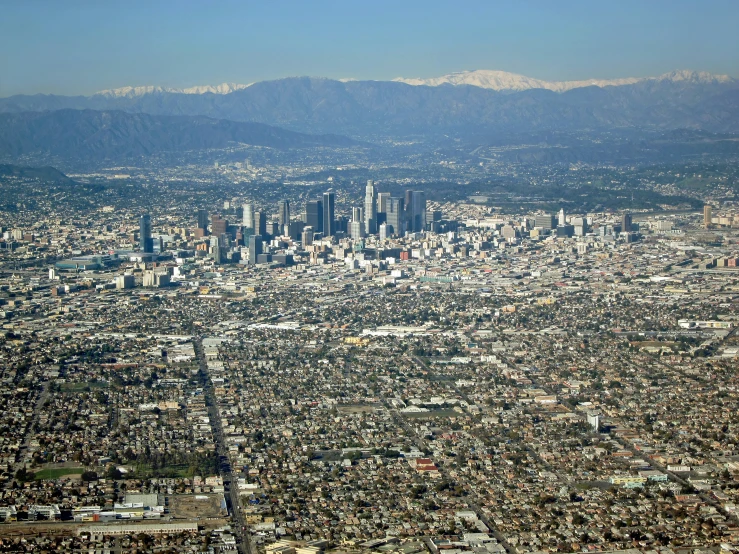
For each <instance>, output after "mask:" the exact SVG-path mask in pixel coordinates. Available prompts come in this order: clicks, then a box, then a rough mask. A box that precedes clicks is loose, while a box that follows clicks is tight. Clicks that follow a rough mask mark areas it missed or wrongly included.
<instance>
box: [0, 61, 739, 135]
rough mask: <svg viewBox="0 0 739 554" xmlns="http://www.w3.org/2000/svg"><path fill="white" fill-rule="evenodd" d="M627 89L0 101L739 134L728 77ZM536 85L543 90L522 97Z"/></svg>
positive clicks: (396, 123) (474, 126) (448, 83)
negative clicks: (738, 132) (698, 130)
mask: <svg viewBox="0 0 739 554" xmlns="http://www.w3.org/2000/svg"><path fill="white" fill-rule="evenodd" d="M483 77H484V79H483ZM626 81H628V82H624V84H610V85H606V84H605V83H606V82H605V81H604V82H600V84H597V85H596V86H592V85H590V86H578V87H575V88H569V89H567V87H570V86H574V85H572V84H571V83H570V84H567V85H565V84H562V83H560V84H557V83H548V84H547V83H546V82H544V81H536V80H530V79H528V78H525V77H521V76H515V75H512V74H503V73H499V72H479V71H478V72H469V73H464V74H455V75H453V76H447V77H443V78H440V80H434V81H433V85H434V86H429V85H426V84H422V83H420V82H419V83H418V84H413V85H409V84H407V83H405V82H398V81H350V80H344V81H338V80H331V79H318V78H310V77H295V78H287V79H279V80H275V81H262V82H258V83H254V84H251V85H249V86H245V85H228V86H227V87H220V88H219V87H216V88H218V89H219V90H220V91H221V92H219V93H215V92H212V91H211V89H209V88H208V87H202V88H198V89H197V90H198V91H201V92H195V91H196V89H188V90H189V92H184V91H177V92H174V91H171V90H168V89H160V88H143V89H142V88H139V89H120V90H118V92H115V91H107V92H104V93H99V94H94V95H91V96H57V95H25V96H23V95H21V96H12V97H8V98H2V99H0V113H2V112H5V113H18V112H40V111H47V110H59V109H75V110H85V109H87V110H102V111H113V110H120V111H125V112H128V113H142V114H150V115H158V116H185V115H187V116H205V117H210V118H214V119H226V120H230V121H241V122H257V123H263V124H267V125H274V126H279V127H285V128H288V129H291V130H293V131H299V132H307V133H335V134H345V135H351V136H355V137H363V138H366V137H372V136H377V135H384V136H408V135H429V136H438V135H440V134H454V135H455V136H469V135H471V134H479V133H482V134H487V135H494V136H501V135H505V134H508V133H512V132H515V133H521V132H538V131H542V130H560V131H580V130H590V131H610V130H613V129H619V128H629V129H650V130H670V129H681V128H687V129H701V130H705V131H709V132H717V133H734V132H736V131H737V129H739V83H737V81H736V80H734V79H732V78H730V77H727V76H717V75H711V74H707V73H694V72H674V73H671V74H667V75H663V76H660V77H655V78H649V79H639V80H636V81H635V82H631V80H626ZM618 82H621V81H618ZM453 83H458V84H453ZM469 83H477V84H469ZM482 85H485V86H488V87H498V88H499V89H500V90H496V89H495V88H485V86H482ZM534 86H536V87H538V88H527V89H526V90H517V89H521V88H524V87H534ZM547 86H548V87H549V88H546V87H547ZM550 89H554V90H550ZM559 90H562V92H557V91H559Z"/></svg>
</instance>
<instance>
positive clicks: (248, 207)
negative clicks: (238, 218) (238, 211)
mask: <svg viewBox="0 0 739 554" xmlns="http://www.w3.org/2000/svg"><path fill="white" fill-rule="evenodd" d="M243 224H244V227H246V228H247V229H254V204H244V223H243Z"/></svg>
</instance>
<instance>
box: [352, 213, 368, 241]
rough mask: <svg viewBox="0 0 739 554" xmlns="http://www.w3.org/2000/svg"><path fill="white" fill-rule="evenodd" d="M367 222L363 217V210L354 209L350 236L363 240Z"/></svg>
mask: <svg viewBox="0 0 739 554" xmlns="http://www.w3.org/2000/svg"><path fill="white" fill-rule="evenodd" d="M365 229H366V220H364V218H363V217H362V208H352V220H351V222H350V223H349V236H351V237H352V238H353V239H361V238H362V237H363V236H364V235H365V233H364V231H365Z"/></svg>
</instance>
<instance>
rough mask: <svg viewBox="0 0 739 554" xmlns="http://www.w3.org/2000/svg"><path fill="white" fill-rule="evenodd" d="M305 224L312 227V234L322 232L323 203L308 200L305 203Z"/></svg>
mask: <svg viewBox="0 0 739 554" xmlns="http://www.w3.org/2000/svg"><path fill="white" fill-rule="evenodd" d="M305 224H306V225H307V226H309V227H313V232H314V233H321V232H323V202H321V201H320V200H309V201H308V202H306V203H305Z"/></svg>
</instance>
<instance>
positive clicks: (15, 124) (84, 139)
mask: <svg viewBox="0 0 739 554" xmlns="http://www.w3.org/2000/svg"><path fill="white" fill-rule="evenodd" d="M235 144H249V145H257V146H267V147H271V148H301V147H315V146H330V147H342V146H349V145H351V144H353V141H352V140H350V139H348V138H346V137H341V136H334V135H307V134H303V133H297V132H294V131H288V130H285V129H279V128H277V127H272V126H269V125H264V124H261V123H245V122H235V121H228V120H222V119H221V120H218V119H212V118H208V117H203V116H163V115H149V114H141V113H136V114H132V113H127V112H123V111H120V110H117V111H96V110H71V109H64V110H55V111H45V112H21V113H5V114H0V156H2V157H5V158H8V159H18V158H21V157H27V156H31V157H37V158H39V157H44V156H58V157H63V158H66V159H95V160H100V159H120V158H131V157H136V156H148V155H151V154H156V153H161V152H187V151H193V150H205V149H211V148H226V147H228V146H233V145H235Z"/></svg>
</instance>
